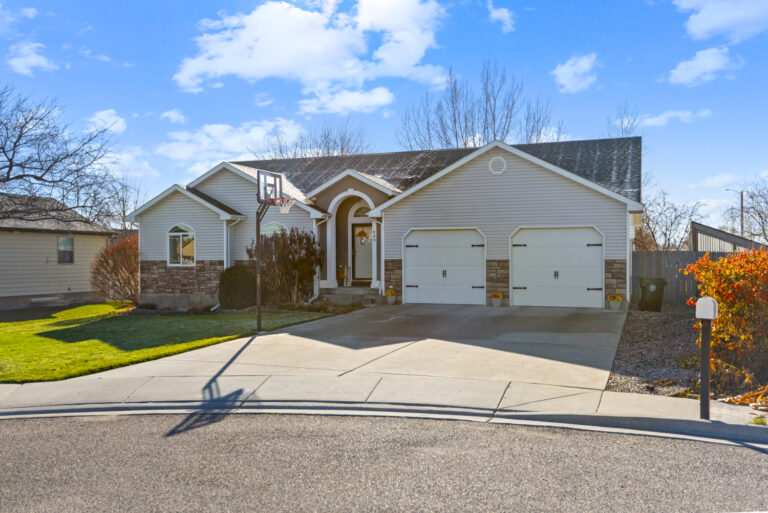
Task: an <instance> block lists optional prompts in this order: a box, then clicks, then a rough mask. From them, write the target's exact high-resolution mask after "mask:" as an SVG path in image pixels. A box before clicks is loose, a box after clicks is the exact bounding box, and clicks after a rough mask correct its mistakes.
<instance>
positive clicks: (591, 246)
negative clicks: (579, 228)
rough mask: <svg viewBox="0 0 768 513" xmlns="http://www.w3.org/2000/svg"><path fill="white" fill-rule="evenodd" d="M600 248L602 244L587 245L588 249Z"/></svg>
mask: <svg viewBox="0 0 768 513" xmlns="http://www.w3.org/2000/svg"><path fill="white" fill-rule="evenodd" d="M600 246H602V244H587V247H588V248H593V247H600Z"/></svg>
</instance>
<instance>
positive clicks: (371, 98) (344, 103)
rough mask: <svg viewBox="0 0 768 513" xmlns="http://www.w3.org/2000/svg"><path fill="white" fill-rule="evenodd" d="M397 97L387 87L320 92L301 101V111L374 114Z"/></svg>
mask: <svg viewBox="0 0 768 513" xmlns="http://www.w3.org/2000/svg"><path fill="white" fill-rule="evenodd" d="M394 100H395V96H394V95H393V94H392V93H391V92H390V90H389V89H387V88H386V87H376V88H374V89H371V90H370V91H347V90H344V91H338V92H334V93H325V92H318V93H317V97H316V98H311V99H307V100H301V101H299V104H300V105H301V111H302V112H304V113H307V114H339V115H346V114H349V113H350V112H373V111H375V110H376V109H379V108H381V107H384V106H385V105H389V104H390V103H392V102H393V101H394Z"/></svg>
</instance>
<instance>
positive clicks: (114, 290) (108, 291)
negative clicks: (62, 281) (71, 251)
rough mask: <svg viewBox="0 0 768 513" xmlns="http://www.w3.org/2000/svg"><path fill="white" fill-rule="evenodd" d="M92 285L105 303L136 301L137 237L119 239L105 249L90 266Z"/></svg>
mask: <svg viewBox="0 0 768 513" xmlns="http://www.w3.org/2000/svg"><path fill="white" fill-rule="evenodd" d="M91 285H92V286H93V290H95V291H97V292H98V293H99V294H100V295H101V297H103V298H104V299H107V300H110V301H111V300H116V299H118V300H127V301H132V302H133V303H134V304H135V303H137V302H138V300H139V237H138V235H128V236H126V237H120V238H118V239H115V240H113V241H111V242H110V243H108V244H107V245H106V246H104V247H103V248H102V249H101V251H99V254H98V255H96V258H95V259H94V260H93V262H92V263H91Z"/></svg>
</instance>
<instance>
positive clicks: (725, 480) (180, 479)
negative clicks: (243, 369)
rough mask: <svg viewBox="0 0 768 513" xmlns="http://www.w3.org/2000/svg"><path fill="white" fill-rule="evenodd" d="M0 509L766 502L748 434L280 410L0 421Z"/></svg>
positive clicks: (723, 505)
mask: <svg viewBox="0 0 768 513" xmlns="http://www.w3.org/2000/svg"><path fill="white" fill-rule="evenodd" d="M0 441H1V443H0V510H2V511H3V512H14V511H36V512H45V511H55V512H63V511H99V512H104V511H173V512H176V511H352V510H409V511H413V510H441V511H446V510H449V511H501V510H505V511H564V510H567V511H595V510H603V511H609V510H610V511H655V512H660V511H750V510H751V511H754V510H768V488H766V483H767V482H768V465H767V464H766V462H768V454H766V452H765V451H761V450H759V449H755V448H750V447H744V446H742V447H733V446H725V445H718V444H710V443H703V442H693V441H683V440H673V439H664V438H652V437H644V436H631V435H618V434H609V433H593V432H583V431H574V430H566V429H554V428H536V427H520V426H510V425H490V424H480V423H471V422H457V421H439V420H416V419H396V418H370V417H327V416H324V417H321V416H291V415H230V416H206V415H200V416H190V417H185V416H181V415H166V416H148V415H146V416H104V417H83V418H57V419H32V420H4V421H0Z"/></svg>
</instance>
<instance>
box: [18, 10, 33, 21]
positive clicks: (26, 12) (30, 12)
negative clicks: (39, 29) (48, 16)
mask: <svg viewBox="0 0 768 513" xmlns="http://www.w3.org/2000/svg"><path fill="white" fill-rule="evenodd" d="M19 12H21V15H22V16H24V17H25V18H29V19H30V20H31V19H32V18H35V17H36V16H37V9H35V8H34V7H24V8H23V9H21V11H19Z"/></svg>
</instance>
